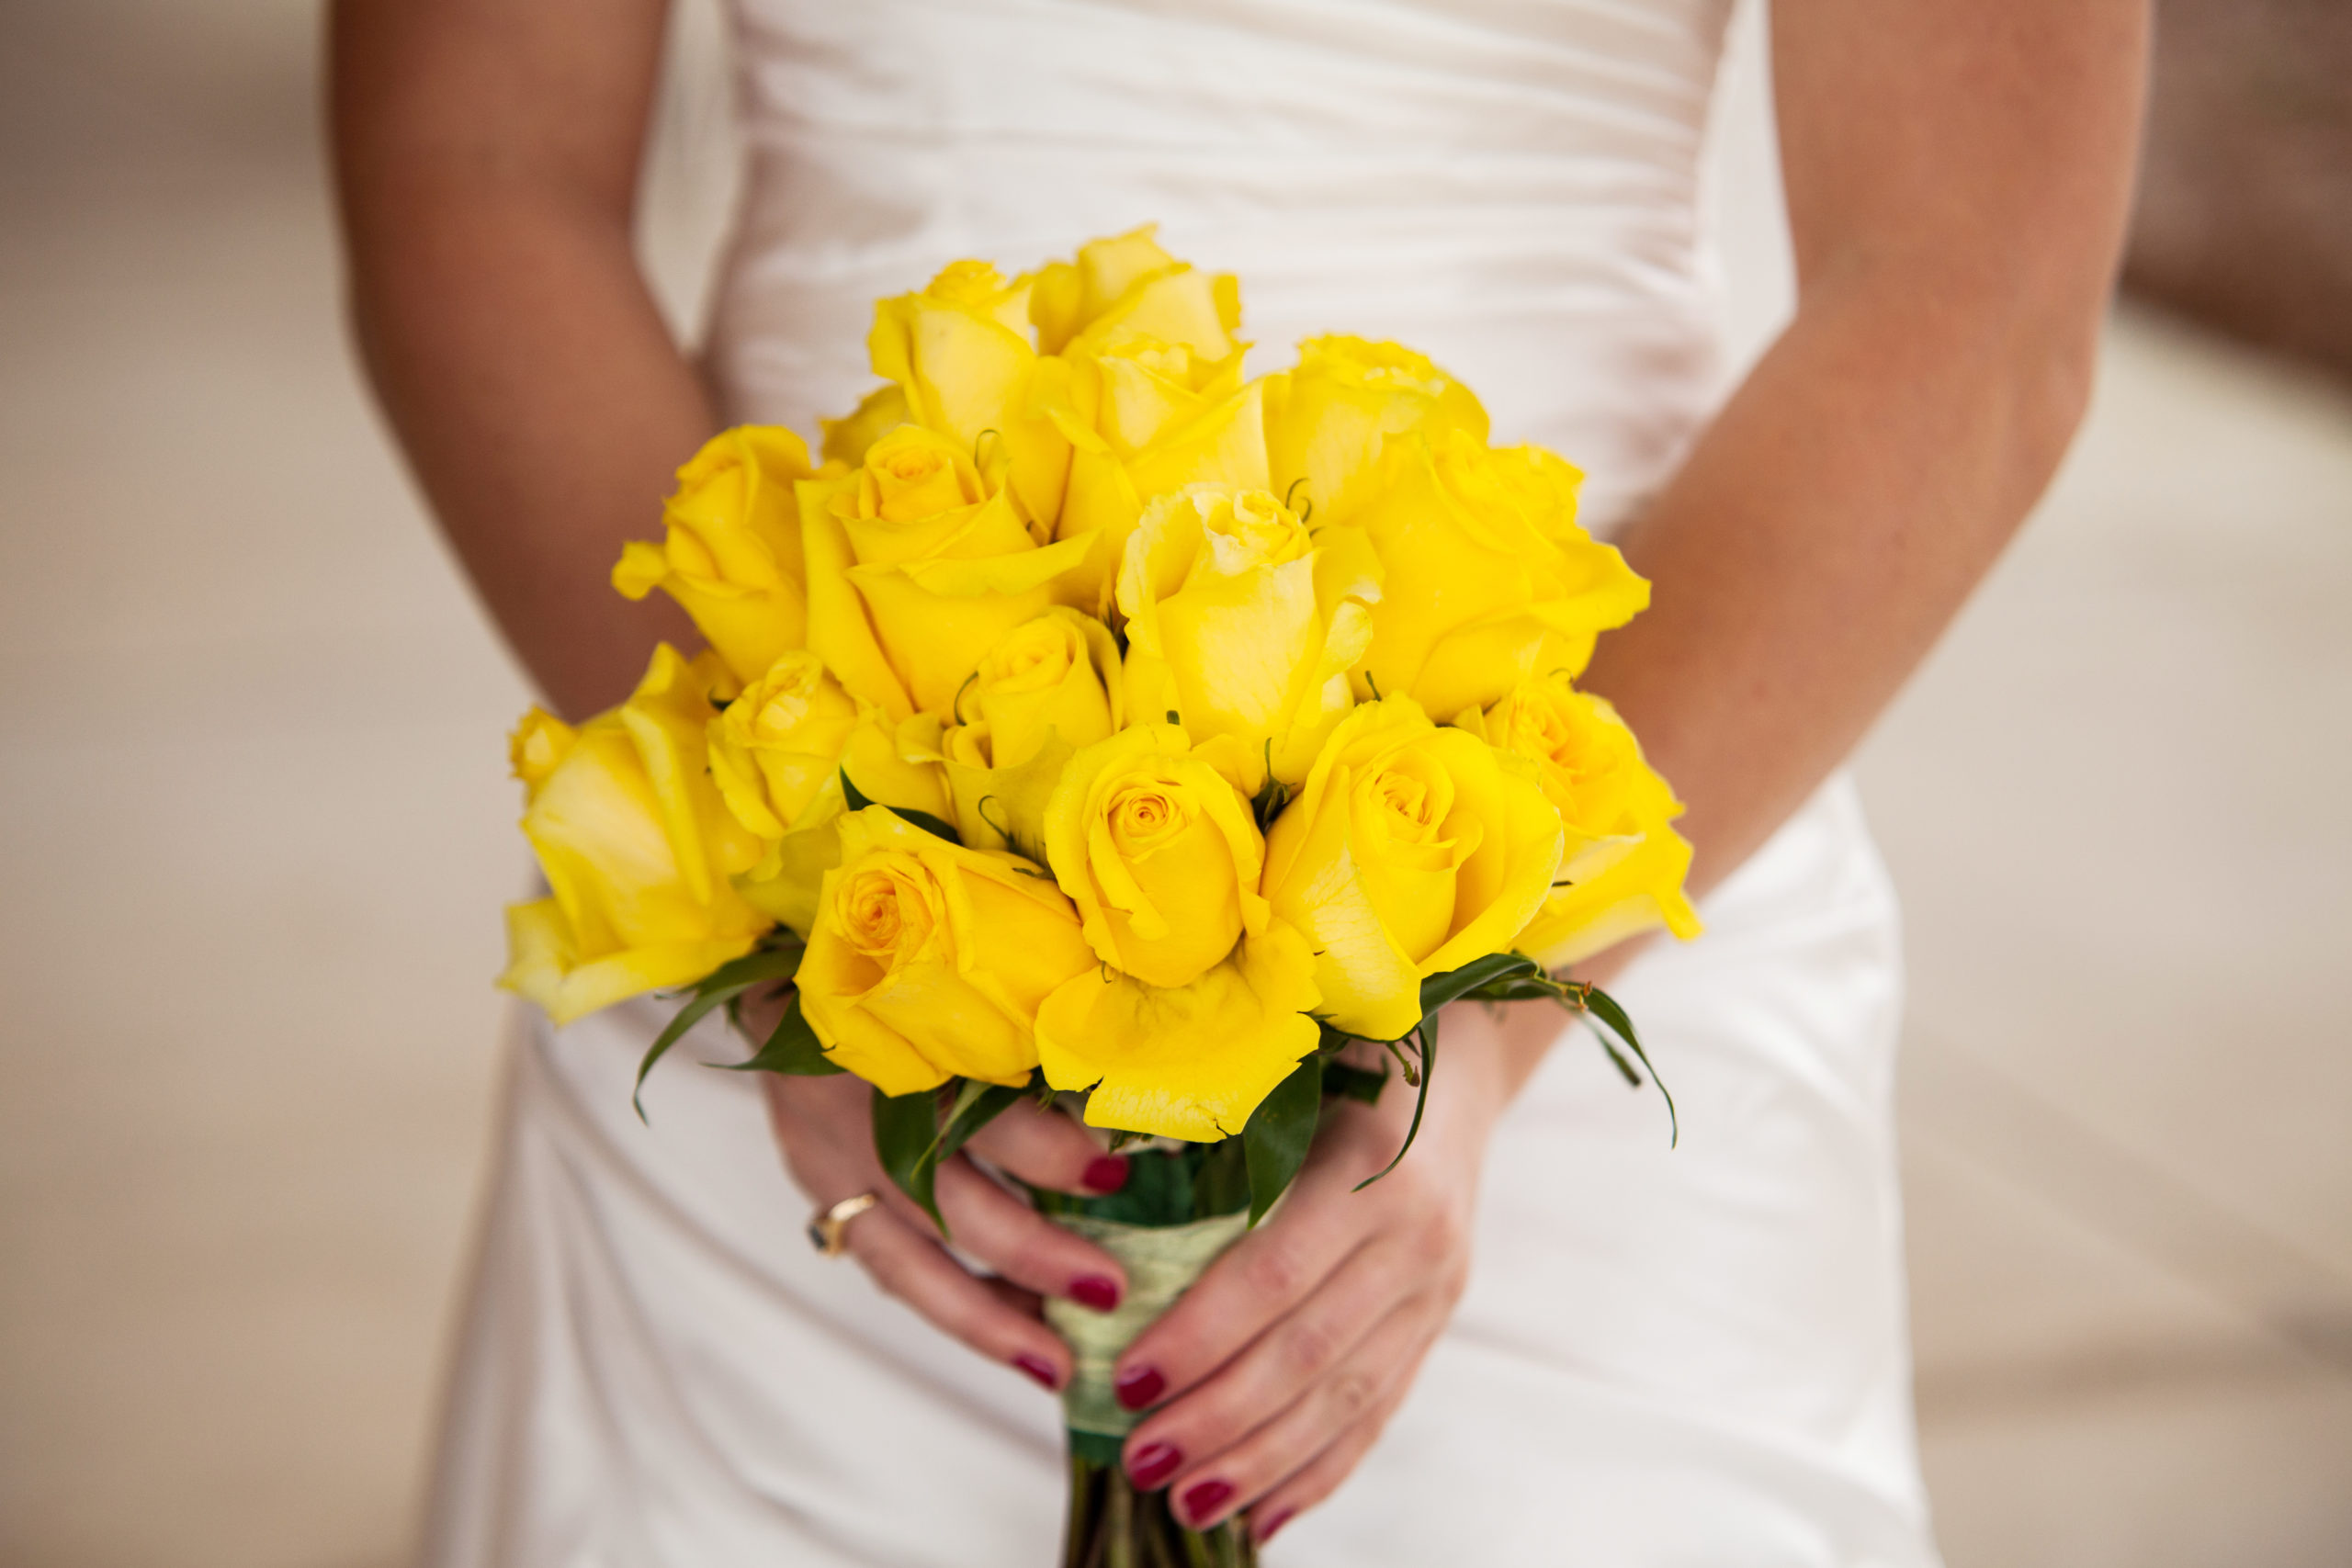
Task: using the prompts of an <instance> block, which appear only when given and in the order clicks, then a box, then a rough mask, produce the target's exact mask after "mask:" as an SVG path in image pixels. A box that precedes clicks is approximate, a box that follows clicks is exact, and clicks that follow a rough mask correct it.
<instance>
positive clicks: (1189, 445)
mask: <svg viewBox="0 0 2352 1568" xmlns="http://www.w3.org/2000/svg"><path fill="white" fill-rule="evenodd" d="M1090 336H1091V334H1090ZM1083 341H1084V340H1081V343H1083ZM1069 352H1070V355H1071V357H1069V358H1068V359H1062V360H1056V361H1054V362H1053V364H1054V365H1055V366H1056V367H1058V369H1057V373H1056V374H1055V375H1054V376H1052V377H1050V378H1046V379H1045V381H1044V382H1043V383H1042V384H1043V385H1046V386H1047V387H1049V388H1050V389H1053V390H1052V395H1050V396H1048V397H1047V398H1046V401H1045V407H1046V412H1047V413H1048V414H1049V415H1050V416H1051V417H1052V418H1053V419H1054V420H1055V422H1056V423H1057V424H1059V425H1060V427H1061V430H1062V433H1063V434H1065V435H1067V436H1068V437H1069V442H1070V447H1071V452H1070V469H1069V488H1068V490H1067V491H1065V492H1064V495H1063V498H1062V513H1061V518H1060V520H1059V522H1058V523H1057V525H1056V532H1057V535H1058V536H1060V537H1063V538H1074V537H1077V536H1080V535H1084V534H1091V535H1093V536H1095V540H1096V546H1095V552H1094V560H1093V563H1092V565H1091V568H1090V574H1091V575H1092V576H1093V577H1094V578H1095V579H1096V580H1097V599H1098V602H1099V603H1100V604H1103V605H1104V606H1105V607H1107V605H1108V604H1109V602H1110V596H1111V593H1112V592H1113V591H1114V589H1115V587H1116V585H1117V584H1116V579H1117V573H1118V566H1119V560H1120V558H1121V556H1122V554H1123V553H1124V551H1125V547H1126V542H1127V539H1128V537H1129V536H1131V535H1132V534H1133V533H1134V532H1135V525H1136V519H1137V518H1138V517H1140V516H1141V515H1142V513H1143V508H1144V502H1145V501H1146V500H1147V499H1148V497H1151V496H1155V495H1160V494H1164V493H1166V492H1168V491H1174V490H1180V489H1182V488H1183V487H1184V486H1186V485H1193V484H1216V485H1224V486H1229V487H1231V488H1233V489H1237V490H1263V489H1264V488H1265V487H1266V484H1267V478H1268V469H1267V466H1266V435H1265V428H1266V421H1265V412H1264V408H1263V397H1262V387H1261V384H1260V383H1257V382H1251V383H1250V384H1249V385H1247V386H1244V385H1242V383H1241V351H1240V350H1239V349H1238V348H1237V349H1235V350H1234V352H1233V353H1232V354H1230V355H1227V356H1226V357H1225V358H1224V359H1222V360H1208V359H1203V358H1201V357H1200V356H1198V355H1195V354H1194V353H1193V350H1191V349H1189V348H1186V347H1183V346H1182V345H1171V344H1166V343H1163V342H1161V341H1160V340H1159V339H1158V338H1149V337H1129V338H1126V339H1124V340H1122V341H1120V342H1117V343H1115V344H1110V345H1108V346H1102V347H1093V346H1091V345H1089V346H1088V347H1087V351H1086V352H1085V353H1084V355H1082V356H1081V355H1080V344H1073V345H1072V347H1071V349H1070V351H1069Z"/></svg>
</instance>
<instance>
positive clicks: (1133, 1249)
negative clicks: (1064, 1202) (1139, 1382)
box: [1046, 1211, 1250, 1464]
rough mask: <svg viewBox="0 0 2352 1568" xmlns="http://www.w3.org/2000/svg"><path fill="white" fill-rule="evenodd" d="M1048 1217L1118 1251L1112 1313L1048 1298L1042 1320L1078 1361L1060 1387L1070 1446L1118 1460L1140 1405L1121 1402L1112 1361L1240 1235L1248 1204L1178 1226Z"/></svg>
mask: <svg viewBox="0 0 2352 1568" xmlns="http://www.w3.org/2000/svg"><path fill="white" fill-rule="evenodd" d="M1053 1220H1054V1223H1055V1224H1057V1225H1060V1226H1061V1227H1063V1228H1064V1229H1065V1230H1068V1231H1069V1232H1070V1233H1071V1234H1073V1235H1080V1236H1083V1237H1085V1238H1086V1239H1087V1240H1088V1241H1091V1242H1092V1243H1093V1244H1094V1245H1095V1246H1097V1247H1101V1248H1102V1249H1103V1251H1105V1252H1107V1253H1109V1254H1110V1255H1111V1256H1112V1257H1114V1258H1117V1259H1118V1260H1119V1263H1120V1265H1121V1266H1122V1267H1123V1268H1125V1269H1126V1271H1127V1293H1126V1294H1125V1296H1123V1297H1122V1298H1121V1299H1120V1301H1119V1304H1118V1305H1117V1306H1116V1307H1114V1308H1113V1309H1112V1310H1111V1311H1109V1312H1094V1311H1092V1310H1091V1309H1089V1308H1086V1307H1082V1306H1080V1305H1079V1304H1078V1303H1076V1302H1071V1301H1063V1300H1061V1299H1059V1298H1058V1297H1053V1296H1048V1297H1047V1298H1046V1322H1047V1323H1049V1324H1051V1325H1053V1327H1054V1329H1055V1331H1056V1332H1057V1333H1058V1334H1059V1335H1060V1336H1061V1337H1063V1338H1064V1339H1066V1340H1068V1341H1069V1348H1070V1349H1071V1350H1073V1351H1074V1352H1076V1359H1077V1362H1078V1365H1077V1369H1076V1370H1075V1371H1073V1372H1072V1373H1071V1375H1070V1380H1069V1388H1068V1389H1067V1390H1066V1391H1064V1393H1063V1394H1062V1414H1063V1419H1064V1420H1065V1422H1066V1423H1067V1424H1068V1425H1069V1432H1070V1450H1071V1451H1072V1452H1073V1453H1076V1454H1078V1455H1079V1456H1080V1457H1081V1458H1084V1459H1089V1460H1091V1461H1094V1462H1096V1463H1098V1464H1115V1463H1116V1462H1117V1461H1118V1452H1119V1443H1120V1440H1121V1439H1122V1438H1125V1436H1126V1435H1127V1434H1128V1433H1129V1432H1132V1431H1134V1430H1135V1429H1136V1423H1138V1422H1140V1421H1141V1420H1142V1419H1143V1412H1141V1411H1136V1410H1128V1409H1126V1408H1125V1407H1124V1406H1122V1405H1121V1404H1119V1400H1118V1395H1117V1394H1116V1393H1114V1391H1113V1389H1112V1387H1111V1366H1112V1363H1113V1362H1114V1361H1116V1360H1117V1359H1119V1355H1120V1352H1122V1351H1124V1350H1125V1349H1126V1348H1127V1347H1128V1346H1129V1345H1132V1344H1134V1343H1135V1338H1136V1335H1138V1334H1141V1333H1142V1332H1143V1331H1144V1330H1145V1329H1146V1328H1147V1327H1148V1326H1149V1325H1151V1323H1152V1322H1153V1320H1154V1319H1156V1318H1158V1317H1159V1314H1162V1313H1164V1312H1166V1311H1167V1310H1168V1309H1169V1308H1170V1307H1171V1306H1174V1305H1175V1304H1176V1299H1177V1298H1178V1297H1179V1296H1182V1294H1183V1293H1184V1292H1186V1291H1188V1290H1190V1289H1191V1288H1192V1285H1193V1280H1198V1279H1199V1278H1200V1277H1201V1275H1202V1274H1203V1273H1204V1272H1205V1271H1206V1270H1207V1269H1208V1266H1209V1265H1210V1264H1212V1263H1214V1262H1216V1258H1217V1255H1218V1254H1220V1253H1222V1252H1223V1251H1224V1250H1225V1249H1226V1248H1227V1247H1231V1246H1232V1245H1233V1244H1234V1243H1235V1242H1236V1241H1238V1240H1239V1239H1240V1236H1241V1233H1242V1232H1244V1231H1246V1230H1248V1229H1249V1228H1250V1216H1249V1213H1247V1212H1246V1211H1245V1212H1243V1213H1234V1214H1220V1215H1218V1216H1217V1217H1216V1218H1215V1219H1207V1220H1194V1221H1193V1222H1192V1223H1191V1224H1182V1225H1131V1224H1125V1223H1123V1222H1121V1221H1118V1220H1098V1219H1095V1218H1093V1217H1091V1215H1086V1214H1057V1215H1055V1216H1053Z"/></svg>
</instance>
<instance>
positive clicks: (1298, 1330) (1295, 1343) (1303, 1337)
mask: <svg viewBox="0 0 2352 1568" xmlns="http://www.w3.org/2000/svg"><path fill="white" fill-rule="evenodd" d="M1283 1354H1284V1355H1285V1357H1287V1358H1288V1359H1289V1361H1290V1363H1291V1365H1292V1366H1293V1367H1294V1368H1295V1369H1296V1370H1297V1371H1302V1372H1318V1371H1322V1370H1323V1369H1324V1368H1325V1367H1328V1366H1329V1365H1330V1364H1331V1362H1332V1361H1333V1360H1334V1359H1337V1358H1338V1356H1339V1354H1340V1340H1339V1336H1338V1335H1337V1334H1335V1333H1334V1332H1333V1331H1332V1329H1331V1327H1330V1325H1328V1324H1325V1323H1321V1322H1318V1321H1317V1320H1316V1319H1313V1318H1305V1319H1302V1320H1301V1321H1299V1322H1297V1323H1295V1324H1293V1325H1291V1326H1290V1328H1289V1330H1288V1332H1286V1333H1285V1334H1284V1335H1283Z"/></svg>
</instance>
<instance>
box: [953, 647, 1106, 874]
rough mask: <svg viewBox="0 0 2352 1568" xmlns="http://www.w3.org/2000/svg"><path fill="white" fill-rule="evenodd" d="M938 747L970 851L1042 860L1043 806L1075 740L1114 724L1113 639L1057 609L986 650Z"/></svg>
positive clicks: (1101, 733) (1092, 737) (1089, 739)
mask: <svg viewBox="0 0 2352 1568" xmlns="http://www.w3.org/2000/svg"><path fill="white" fill-rule="evenodd" d="M956 716H958V717H960V719H961V720H962V722H960V723H956V724H951V725H947V726H944V727H943V728H942V730H941V733H940V736H939V740H938V746H937V753H938V756H939V759H940V761H941V763H942V765H943V766H944V768H945V769H946V772H947V780H948V787H949V789H950V791H951V792H952V793H953V795H954V796H955V801H956V813H955V822H956V831H957V832H958V833H960V834H961V835H962V836H963V840H964V842H966V843H967V844H969V845H971V846H972V847H973V848H975V849H991V850H993V849H1009V850H1012V851H1013V852H1015V853H1018V854H1023V855H1027V856H1029V857H1030V858H1032V859H1037V860H1042V859H1044V858H1045V848H1044V844H1045V839H1044V831H1045V829H1044V822H1045V811H1046V801H1047V799H1048V798H1049V797H1050V796H1051V795H1052V794H1053V791H1054V786H1055V785H1056V784H1057V783H1058V782H1059V781H1060V779H1061V774H1062V769H1063V766H1064V765H1065V764H1066V763H1068V762H1069V759H1070V757H1071V755H1072V753H1073V752H1075V751H1076V750H1077V749H1078V748H1079V747H1081V746H1091V745H1092V744H1094V743H1095V742H1096V741H1098V740H1101V739H1104V738H1105V737H1107V736H1109V735H1110V734H1111V733H1112V732H1113V731H1114V730H1116V729H1117V728H1119V722H1120V685H1119V645H1118V642H1117V640H1116V639H1115V638H1114V637H1112V635H1111V628H1110V627H1108V626H1104V625H1103V623H1102V622H1101V621H1098V620H1096V619H1094V618H1093V617H1092V616H1091V615H1080V614H1079V613H1078V612H1077V611H1075V610H1070V609H1066V608H1062V607H1059V606H1057V607H1056V608H1054V609H1051V610H1048V611H1046V613H1045V614H1044V615H1040V616H1039V617H1038V618H1037V619H1035V620H1034V621H1030V622H1028V623H1026V624H1024V625H1023V626H1016V627H1014V628H1013V629H1012V631H1011V632H1009V633H1007V634H1006V635H1005V637H1004V640H1003V641H1001V642H1000V643H998V644H997V645H996V647H995V648H993V649H989V653H988V656H987V657H986V658H984V659H982V660H980V665H979V669H978V671H975V672H974V674H973V676H972V679H971V680H970V681H969V682H966V684H965V686H964V689H963V690H962V691H961V692H960V693H958V694H957V695H956Z"/></svg>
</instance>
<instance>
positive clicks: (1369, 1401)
mask: <svg viewBox="0 0 2352 1568" xmlns="http://www.w3.org/2000/svg"><path fill="white" fill-rule="evenodd" d="M1379 1396H1380V1384H1379V1382H1378V1381H1377V1380H1376V1379H1374V1377H1373V1375H1372V1373H1371V1372H1370V1371H1366V1370H1364V1369H1363V1368H1361V1367H1354V1368H1350V1369H1349V1370H1348V1371H1343V1372H1341V1373H1340V1374H1339V1375H1338V1376H1337V1377H1334V1378H1333V1379H1332V1380H1331V1390H1330V1394H1329V1399H1330V1404H1331V1408H1332V1409H1333V1410H1334V1411H1335V1412H1336V1413H1337V1414H1338V1415H1339V1416H1340V1419H1341V1420H1343V1421H1347V1422H1351V1423H1352V1422H1354V1421H1357V1420H1359V1419H1361V1418H1362V1417H1363V1415H1364V1413H1365V1412H1366V1411H1368V1410H1370V1409H1371V1408H1372V1405H1373V1402H1374V1400H1375V1399H1377V1398H1378V1397H1379Z"/></svg>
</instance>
